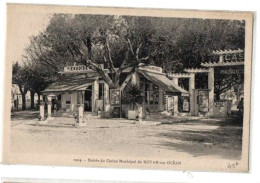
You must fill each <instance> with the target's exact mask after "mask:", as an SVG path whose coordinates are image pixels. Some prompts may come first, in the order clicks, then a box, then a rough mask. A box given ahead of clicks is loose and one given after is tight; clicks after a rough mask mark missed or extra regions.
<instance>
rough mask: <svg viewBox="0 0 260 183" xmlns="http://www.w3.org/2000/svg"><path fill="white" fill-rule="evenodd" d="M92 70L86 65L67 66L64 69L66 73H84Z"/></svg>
mask: <svg viewBox="0 0 260 183" xmlns="http://www.w3.org/2000/svg"><path fill="white" fill-rule="evenodd" d="M87 70H90V69H89V68H88V67H86V66H85V65H74V66H65V67H64V72H82V71H87Z"/></svg>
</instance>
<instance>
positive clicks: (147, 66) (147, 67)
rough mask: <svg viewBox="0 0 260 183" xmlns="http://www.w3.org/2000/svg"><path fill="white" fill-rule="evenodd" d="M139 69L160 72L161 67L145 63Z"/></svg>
mask: <svg viewBox="0 0 260 183" xmlns="http://www.w3.org/2000/svg"><path fill="white" fill-rule="evenodd" d="M140 69H141V70H146V71H151V72H157V73H162V68H161V67H157V66H153V65H145V66H142V67H140Z"/></svg>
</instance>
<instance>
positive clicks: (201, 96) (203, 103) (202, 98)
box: [198, 90, 209, 112]
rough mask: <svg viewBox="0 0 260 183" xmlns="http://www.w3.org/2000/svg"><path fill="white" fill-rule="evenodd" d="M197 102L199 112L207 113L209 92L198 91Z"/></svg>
mask: <svg viewBox="0 0 260 183" xmlns="http://www.w3.org/2000/svg"><path fill="white" fill-rule="evenodd" d="M198 102H199V112H208V111H209V91H208V90H199V91H198Z"/></svg>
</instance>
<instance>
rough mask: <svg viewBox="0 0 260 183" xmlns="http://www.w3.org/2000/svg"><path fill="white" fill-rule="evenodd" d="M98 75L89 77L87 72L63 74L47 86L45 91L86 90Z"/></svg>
mask: <svg viewBox="0 0 260 183" xmlns="http://www.w3.org/2000/svg"><path fill="white" fill-rule="evenodd" d="M95 79H96V77H88V78H87V76H86V75H85V74H77V75H72V74H70V75H62V76H61V77H60V78H59V79H58V80H57V81H55V83H53V84H52V85H50V86H49V87H47V88H46V89H45V90H44V91H43V93H51V92H65V91H84V90H86V88H87V87H88V86H89V85H91V84H92V83H93V82H94V81H95Z"/></svg>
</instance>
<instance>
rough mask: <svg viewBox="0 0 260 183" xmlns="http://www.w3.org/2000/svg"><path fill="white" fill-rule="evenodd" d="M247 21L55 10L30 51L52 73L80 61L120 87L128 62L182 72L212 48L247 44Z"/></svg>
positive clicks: (132, 65)
mask: <svg viewBox="0 0 260 183" xmlns="http://www.w3.org/2000/svg"><path fill="white" fill-rule="evenodd" d="M244 26H245V23H244V21H230V20H211V19H206V20H205V19H180V18H159V17H132V16H108V15H70V14H55V15H54V16H53V17H52V19H51V21H50V23H49V25H48V26H47V28H46V30H45V31H44V32H42V33H40V34H39V35H38V36H35V37H32V38H31V45H30V46H29V47H28V49H27V54H28V57H29V58H30V59H33V60H35V62H37V63H38V64H42V65H44V66H45V67H48V68H49V71H50V72H51V73H53V74H54V75H55V73H57V72H58V71H60V70H61V68H63V67H64V66H65V65H66V63H68V62H76V63H78V64H83V65H85V66H87V67H89V68H91V69H93V70H94V71H96V72H97V73H98V74H99V76H100V77H101V78H102V79H103V80H104V81H105V82H106V83H107V84H108V85H109V87H110V88H120V85H121V83H123V81H122V78H123V77H122V73H123V71H124V70H125V69H127V68H128V69H129V68H130V69H131V71H130V72H129V73H128V75H131V74H132V73H133V72H135V71H136V69H137V68H138V67H139V65H140V64H155V65H157V66H161V67H163V69H164V71H166V72H173V71H174V72H182V71H183V69H184V68H189V67H201V66H200V64H201V62H206V61H209V58H208V55H209V54H210V53H211V52H212V51H213V50H219V49H236V48H241V49H243V48H244ZM103 66H104V67H105V68H107V70H104V69H103ZM125 78H128V77H125Z"/></svg>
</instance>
